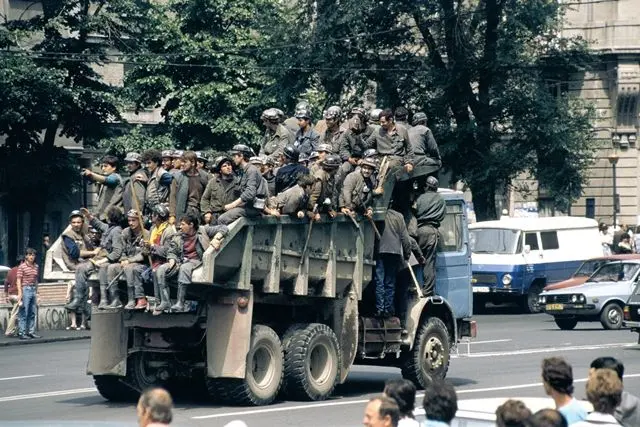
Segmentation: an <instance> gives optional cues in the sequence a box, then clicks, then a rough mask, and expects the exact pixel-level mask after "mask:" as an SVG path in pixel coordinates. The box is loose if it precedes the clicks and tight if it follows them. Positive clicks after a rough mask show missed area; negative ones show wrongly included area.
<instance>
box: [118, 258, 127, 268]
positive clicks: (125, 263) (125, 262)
mask: <svg viewBox="0 0 640 427" xmlns="http://www.w3.org/2000/svg"><path fill="white" fill-rule="evenodd" d="M120 265H121V266H123V267H126V266H127V265H129V260H127V259H124V260H122V261H120Z"/></svg>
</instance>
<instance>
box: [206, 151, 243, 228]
mask: <svg viewBox="0 0 640 427" xmlns="http://www.w3.org/2000/svg"><path fill="white" fill-rule="evenodd" d="M213 164H214V170H215V172H214V174H213V178H211V179H210V180H209V183H208V184H207V187H206V188H205V189H204V194H203V195H202V200H200V213H202V215H204V216H205V217H207V216H210V217H211V221H210V223H212V224H215V223H216V222H217V221H218V217H219V216H220V215H222V214H223V213H224V207H225V205H227V204H229V203H231V202H233V201H234V200H236V199H237V198H238V196H240V191H239V180H238V178H237V176H236V174H235V173H234V172H233V162H232V160H231V159H230V158H229V157H227V156H219V157H216V159H215V160H214V161H213ZM205 222H206V221H205Z"/></svg>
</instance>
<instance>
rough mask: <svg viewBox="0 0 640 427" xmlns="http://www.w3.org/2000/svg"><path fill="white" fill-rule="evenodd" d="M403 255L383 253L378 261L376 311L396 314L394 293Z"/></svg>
mask: <svg viewBox="0 0 640 427" xmlns="http://www.w3.org/2000/svg"><path fill="white" fill-rule="evenodd" d="M402 264H403V262H402V256H400V255H397V254H385V253H382V254H380V255H379V257H378V261H377V262H376V311H377V312H378V313H380V314H385V313H386V314H389V315H393V314H395V308H394V301H393V298H394V295H395V291H396V276H397V275H398V271H399V270H400V267H401V266H402Z"/></svg>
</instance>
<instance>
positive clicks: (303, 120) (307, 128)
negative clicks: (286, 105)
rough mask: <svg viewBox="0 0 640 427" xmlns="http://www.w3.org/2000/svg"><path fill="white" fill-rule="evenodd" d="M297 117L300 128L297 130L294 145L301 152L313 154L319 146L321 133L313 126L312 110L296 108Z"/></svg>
mask: <svg viewBox="0 0 640 427" xmlns="http://www.w3.org/2000/svg"><path fill="white" fill-rule="evenodd" d="M296 119H297V120H298V122H297V125H298V130H297V131H296V133H295V135H296V139H295V142H294V144H293V145H294V146H295V147H296V148H297V149H298V150H299V151H300V154H307V155H309V154H311V152H312V151H315V150H316V149H317V148H318V141H319V140H320V134H319V133H318V132H316V131H315V129H313V128H312V127H311V110H308V109H302V110H296Z"/></svg>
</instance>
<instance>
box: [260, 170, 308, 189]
mask: <svg viewBox="0 0 640 427" xmlns="http://www.w3.org/2000/svg"><path fill="white" fill-rule="evenodd" d="M307 173H309V169H307V168H306V167H305V166H304V165H301V164H300V163H288V164H286V165H284V166H282V167H281V168H279V169H278V172H277V173H276V185H275V192H274V193H270V194H271V195H276V194H280V193H281V192H282V191H284V190H286V189H287V188H291V187H293V186H294V185H296V184H297V183H298V177H299V176H300V175H304V174H307Z"/></svg>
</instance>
